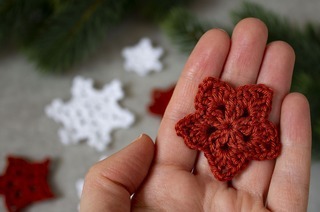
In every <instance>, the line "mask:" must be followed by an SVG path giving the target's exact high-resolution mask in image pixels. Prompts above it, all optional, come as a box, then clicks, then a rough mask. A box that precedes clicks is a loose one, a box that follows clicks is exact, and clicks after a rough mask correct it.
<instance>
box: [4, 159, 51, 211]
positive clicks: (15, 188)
mask: <svg viewBox="0 0 320 212" xmlns="http://www.w3.org/2000/svg"><path fill="white" fill-rule="evenodd" d="M7 160H8V165H7V169H6V172H5V173H4V174H3V175H2V176H0V194H1V195H4V197H5V203H6V206H7V209H8V211H9V212H18V211H21V210H22V209H23V208H24V207H26V206H27V205H29V204H31V203H33V202H36V201H40V200H45V199H48V198H52V197H53V193H52V192H51V190H50V188H49V185H48V183H47V176H48V166H49V163H50V160H49V159H47V160H45V161H44V162H41V163H29V162H27V161H26V160H24V159H22V158H17V157H8V159H7Z"/></svg>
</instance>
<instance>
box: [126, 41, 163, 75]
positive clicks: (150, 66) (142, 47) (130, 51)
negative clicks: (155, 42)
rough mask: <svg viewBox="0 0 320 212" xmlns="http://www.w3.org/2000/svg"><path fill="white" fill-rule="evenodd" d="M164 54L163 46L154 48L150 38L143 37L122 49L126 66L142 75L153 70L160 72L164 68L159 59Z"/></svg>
mask: <svg viewBox="0 0 320 212" xmlns="http://www.w3.org/2000/svg"><path fill="white" fill-rule="evenodd" d="M162 54H163V49H162V48H161V47H157V48H153V47H152V44H151V40H150V39H149V38H142V39H141V40H140V41H139V43H138V44H136V45H135V46H131V47H126V48H124V49H123V50H122V56H123V57H124V58H125V63H124V68H125V70H126V71H129V72H130V71H133V72H136V73H137V74H138V75H140V76H146V75H147V74H148V73H149V72H151V71H155V72H159V71H161V70H162V64H161V62H160V61H159V59H160V57H161V55H162Z"/></svg>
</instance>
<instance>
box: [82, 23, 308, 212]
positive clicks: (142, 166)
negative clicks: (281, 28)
mask: <svg viewBox="0 0 320 212" xmlns="http://www.w3.org/2000/svg"><path fill="white" fill-rule="evenodd" d="M267 34H268V33H267V28H266V26H265V25H264V24H263V23H262V22H261V21H259V20H257V19H253V18H248V19H244V20H242V21H241V22H239V23H238V24H237V26H236V27H235V29H234V32H233V34H232V38H231V39H230V38H229V36H228V35H227V33H226V32H224V31H222V30H219V29H212V30H210V31H208V32H207V33H206V34H204V35H203V36H202V38H201V39H200V41H199V42H198V44H197V45H196V47H195V49H194V50H193V52H192V54H191V55H190V57H189V59H188V61H187V63H186V65H185V68H184V70H183V72H182V74H181V77H180V79H179V81H178V83H177V86H176V89H175V91H174V94H173V96H172V99H171V101H170V103H169V105H168V107H167V110H166V113H165V115H164V117H163V119H162V122H161V125H160V128H159V132H158V136H157V140H156V144H155V145H153V143H152V142H151V139H150V138H149V137H148V136H146V135H142V136H140V137H139V138H138V139H137V141H136V142H134V143H132V144H131V145H129V146H128V147H126V148H125V149H123V150H121V151H120V152H118V153H116V154H115V155H113V156H111V157H110V158H108V159H106V160H104V161H102V162H100V163H98V164H96V165H95V166H93V167H92V168H91V169H90V171H89V173H88V175H87V177H86V181H85V186H84V191H83V195H82V200H81V211H130V210H133V211H263V210H276V211H304V210H306V208H307V201H308V190H309V178H310V149H311V132H310V114H309V106H308V102H307V100H306V99H305V98H304V97H303V96H302V95H301V94H298V93H292V94H288V93H289V89H290V85H291V77H292V71H293V65H294V57H295V56H294V51H293V49H292V48H291V47H290V46H289V45H288V44H286V43H284V42H281V41H277V42H273V43H270V44H268V45H267V44H266V42H267ZM208 76H213V77H216V78H221V80H223V81H226V82H228V83H230V84H232V85H233V86H241V85H244V84H255V83H262V84H266V85H267V86H269V87H271V88H272V89H273V91H274V96H273V104H272V111H271V114H270V117H269V118H270V120H271V121H272V122H273V123H275V124H276V125H279V126H280V139H281V143H282V152H281V155H280V156H279V157H278V158H277V159H276V160H273V161H252V162H250V164H249V166H248V167H247V168H246V169H245V170H244V171H243V172H242V173H240V174H239V175H237V176H236V177H235V178H234V179H233V180H232V181H230V182H220V181H217V180H216V179H215V178H214V176H213V175H212V173H211V171H210V168H209V165H208V162H207V160H206V158H205V157H204V155H203V153H198V152H196V151H194V150H191V149H189V148H188V147H187V146H186V145H185V144H184V142H183V140H182V138H180V137H178V136H177V135H176V132H175V124H176V123H177V122H178V121H179V120H180V119H181V118H183V117H184V116H185V115H187V114H189V113H192V112H194V110H195V109H194V97H195V95H196V93H197V89H198V85H199V84H200V83H201V82H202V80H203V79H204V78H206V77H208ZM133 193H134V196H133V197H132V198H130V196H131V195H132V194H133Z"/></svg>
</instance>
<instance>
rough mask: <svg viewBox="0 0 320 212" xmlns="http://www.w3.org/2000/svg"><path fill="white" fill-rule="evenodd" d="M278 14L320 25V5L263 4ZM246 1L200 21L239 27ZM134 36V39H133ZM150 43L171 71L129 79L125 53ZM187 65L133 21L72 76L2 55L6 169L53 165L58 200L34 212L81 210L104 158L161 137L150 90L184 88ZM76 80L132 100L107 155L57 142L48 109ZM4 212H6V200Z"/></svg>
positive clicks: (0, 141)
mask: <svg viewBox="0 0 320 212" xmlns="http://www.w3.org/2000/svg"><path fill="white" fill-rule="evenodd" d="M254 2H258V3H260V4H261V5H263V6H265V7H266V8H269V9H272V10H273V11H275V12H277V13H278V14H282V15H284V16H286V17H290V19H291V20H292V22H294V23H297V24H301V23H305V21H317V22H319V21H320V13H319V11H320V1H319V0H307V1H306V0H282V1H278V0H269V1H258V0H255V1H254ZM240 5H241V1H236V0H227V1H226V0H214V1H209V0H206V1H205V0H201V1H198V2H197V3H196V4H195V5H194V6H192V10H193V11H194V12H195V13H196V14H198V16H199V17H200V18H203V19H207V20H208V21H210V22H211V21H212V22H214V21H216V22H217V23H222V24H224V25H228V26H231V20H230V16H229V13H230V11H231V10H234V9H237V8H238V7H239V6H240ZM128 35H129V36H128ZM145 36H147V37H150V38H151V40H152V41H153V42H154V44H156V45H158V46H161V47H163V48H164V49H165V55H164V57H163V58H162V62H163V64H164V67H165V68H164V71H163V72H160V73H154V74H151V75H148V76H147V77H139V76H138V75H137V74H135V73H127V72H125V71H124V69H123V58H122V57H121V49H122V48H123V47H125V46H128V45H129V46H130V45H133V44H135V43H137V42H138V41H139V39H140V38H141V37H145ZM186 59H187V56H186V55H183V54H181V53H179V52H178V51H177V50H176V48H175V47H174V46H172V44H171V43H170V42H169V40H168V38H167V37H166V36H165V35H164V34H163V33H162V32H161V30H159V28H158V27H156V26H153V25H150V24H146V23H141V22H134V21H128V22H126V23H124V24H123V25H121V26H120V27H118V28H117V29H115V30H114V32H112V33H111V34H110V36H109V38H108V40H106V41H105V42H104V43H103V45H101V47H100V48H99V50H98V51H97V52H96V53H95V54H94V55H93V56H92V57H91V58H90V59H89V60H88V61H87V62H84V63H82V64H79V65H78V66H77V67H75V68H73V70H72V72H71V73H70V74H68V75H66V76H52V75H44V74H41V73H39V72H38V71H37V70H36V67H35V66H34V65H33V64H32V63H31V62H30V61H28V60H27V59H26V58H25V56H24V55H22V54H20V53H17V52H16V51H9V52H5V53H2V55H0V172H2V170H3V169H4V168H5V159H6V156H7V155H8V154H14V155H21V156H25V157H27V158H30V159H32V160H42V159H43V158H44V157H47V156H49V157H51V158H52V160H53V161H52V165H51V175H50V181H51V182H50V183H51V185H52V187H53V188H54V193H55V194H56V195H57V198H56V199H53V200H50V201H46V202H41V203H37V204H34V205H32V206H31V207H29V208H28V210H27V211H47V212H51V211H76V210H77V205H78V202H79V199H78V197H77V194H76V189H75V182H76V180H77V179H79V178H83V177H84V175H85V173H86V171H87V170H88V168H89V167H90V166H91V165H92V164H93V163H95V162H96V161H97V160H98V159H99V158H100V156H101V155H110V154H112V153H114V152H116V151H118V150H119V149H121V148H123V147H124V146H126V145H127V144H128V143H130V141H131V140H133V139H134V138H135V137H137V136H138V135H139V134H140V133H141V132H144V133H147V134H149V135H151V136H152V137H153V138H155V136H156V133H157V128H158V125H159V123H160V119H159V118H158V117H155V116H152V115H149V114H147V112H146V109H145V108H146V105H148V103H149V102H150V99H149V96H150V91H151V89H152V88H154V87H163V88H165V87H168V86H169V85H172V84H174V83H175V82H176V80H177V79H178V76H179V73H180V71H181V69H182V68H183V66H184V63H185V61H186ZM76 75H82V76H85V77H90V78H93V79H94V80H97V81H98V82H99V83H102V84H105V83H108V82H110V81H111V80H112V79H114V78H118V79H120V80H121V81H122V82H123V85H124V89H125V92H126V97H125V99H124V100H123V101H121V105H122V106H124V107H126V108H128V109H129V110H130V111H132V112H133V113H134V114H135V115H136V122H135V124H134V125H133V126H132V127H131V128H129V129H127V130H117V131H115V132H114V133H113V134H112V135H113V142H112V144H111V145H110V146H109V148H108V149H107V150H105V151H104V152H102V153H99V152H97V151H95V150H94V149H93V148H90V147H88V146H87V145H84V144H81V145H70V146H63V145H62V144H61V143H60V141H59V139H58V136H57V130H58V128H59V127H60V125H59V124H57V123H55V122H54V121H53V120H51V119H49V118H47V117H46V115H45V114H44V108H45V106H46V105H48V104H49V103H50V102H51V101H52V100H53V99H54V98H62V99H64V100H68V99H69V98H70V88H71V85H72V79H73V77H74V76H76ZM319 177H320V162H314V163H313V164H312V176H311V190H310V199H309V211H318V210H319V209H320V201H319V200H320V199H319V195H320V183H319V179H320V178H319ZM0 211H4V208H3V201H2V200H1V201H0Z"/></svg>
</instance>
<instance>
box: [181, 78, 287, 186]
mask: <svg viewBox="0 0 320 212" xmlns="http://www.w3.org/2000/svg"><path fill="white" fill-rule="evenodd" d="M272 95H273V92H272V90H271V89H270V88H268V87H267V86H265V85H262V84H258V85H244V86H241V87H238V88H232V87H231V86H230V85H228V84H227V83H225V82H222V81H219V80H218V79H215V78H212V77H208V78H206V79H205V80H204V81H203V82H202V83H201V84H200V85H199V89H198V93H197V95H196V98H195V109H196V111H195V112H194V113H192V114H189V115H187V116H186V117H184V118H183V119H181V120H180V121H179V122H178V123H177V124H176V132H177V135H178V136H181V137H182V138H183V139H184V141H185V144H186V145H187V146H188V147H189V148H191V149H194V150H198V151H203V152H204V155H205V156H206V158H207V159H208V163H209V165H210V168H211V171H212V173H213V175H214V176H215V177H216V178H217V179H218V180H220V181H228V180H231V179H232V178H233V177H234V176H236V175H237V174H238V173H239V172H240V171H241V170H243V169H244V168H245V167H246V166H247V165H248V163H249V161H250V160H271V159H274V158H276V157H277V156H278V155H279V154H280V151H281V143H280V140H279V136H278V130H277V128H276V127H275V126H274V124H273V123H271V122H270V121H269V120H268V117H269V113H270V111H271V105H272Z"/></svg>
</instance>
